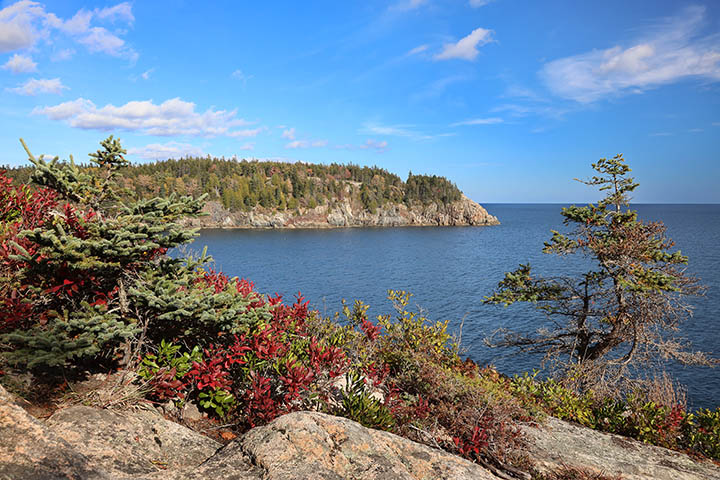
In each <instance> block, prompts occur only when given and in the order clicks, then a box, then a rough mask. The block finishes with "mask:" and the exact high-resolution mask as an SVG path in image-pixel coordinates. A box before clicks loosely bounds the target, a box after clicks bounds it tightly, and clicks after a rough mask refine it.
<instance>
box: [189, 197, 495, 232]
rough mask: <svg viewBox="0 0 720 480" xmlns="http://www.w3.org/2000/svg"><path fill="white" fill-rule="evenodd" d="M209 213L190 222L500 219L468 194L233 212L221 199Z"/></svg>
mask: <svg viewBox="0 0 720 480" xmlns="http://www.w3.org/2000/svg"><path fill="white" fill-rule="evenodd" d="M204 211H205V212H206V213H207V214H208V215H207V216H205V217H201V218H197V219H193V220H191V221H190V222H189V224H190V225H192V226H195V227H201V228H220V227H222V228H340V227H403V226H463V225H469V226H478V225H498V224H499V223H500V222H498V219H497V218H495V217H494V216H493V215H490V214H489V213H488V212H487V211H486V210H485V209H484V208H483V207H482V206H480V205H479V204H477V203H475V202H473V201H472V200H470V199H469V198H467V197H466V196H465V195H463V196H462V198H461V199H460V200H458V201H456V202H452V203H449V204H447V205H444V204H438V203H430V204H427V205H423V204H415V205H413V206H412V207H408V206H407V205H405V204H403V203H396V204H386V205H383V206H382V207H379V208H377V209H376V211H375V212H374V213H372V212H370V211H369V210H367V209H365V208H363V207H362V205H359V204H358V203H357V202H351V201H350V200H349V199H345V200H344V201H343V202H339V203H336V204H335V205H333V206H331V205H327V204H326V205H319V206H317V207H315V208H302V207H301V208H298V209H297V210H295V211H289V210H285V211H277V210H270V209H264V208H262V207H256V208H254V209H253V210H251V211H249V212H231V211H229V210H226V209H225V208H223V206H222V205H221V204H220V203H219V202H214V201H210V202H207V204H206V205H205V208H204Z"/></svg>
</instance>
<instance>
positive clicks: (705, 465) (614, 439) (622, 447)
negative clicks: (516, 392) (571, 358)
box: [524, 417, 720, 480]
mask: <svg viewBox="0 0 720 480" xmlns="http://www.w3.org/2000/svg"><path fill="white" fill-rule="evenodd" d="M524 431H525V434H526V435H527V437H528V443H529V447H528V448H529V451H528V454H529V455H530V458H532V459H533V460H534V461H535V462H536V464H537V466H538V467H539V468H540V469H541V470H546V471H547V470H553V469H557V468H558V467H560V466H561V465H567V466H571V467H582V468H585V469H588V470H591V471H596V472H602V473H604V474H605V475H620V476H621V477H622V478H623V480H720V467H718V466H716V465H714V464H713V463H711V462H710V461H699V460H693V459H692V458H690V457H689V456H687V455H684V454H682V453H679V452H674V451H672V450H667V449H665V448H661V447H656V446H653V445H645V444H643V443H641V442H638V441H636V440H631V439H628V438H626V437H622V436H620V435H613V434H610V433H603V432H598V431H595V430H591V429H589V428H584V427H581V426H578V425H573V424H571V423H568V422H564V421H562V420H558V419H557V418H552V417H550V418H548V419H547V421H546V422H545V423H544V424H543V425H542V426H541V427H540V428H534V427H524Z"/></svg>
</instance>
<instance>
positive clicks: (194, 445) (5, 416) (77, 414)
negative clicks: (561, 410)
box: [0, 387, 495, 480]
mask: <svg viewBox="0 0 720 480" xmlns="http://www.w3.org/2000/svg"><path fill="white" fill-rule="evenodd" d="M61 478H62V479H77V480H85V479H89V480H106V479H107V480H109V479H129V478H133V479H145V480H172V479H177V480H180V479H183V480H186V479H187V480H200V479H206V478H213V479H219V480H221V479H222V480H294V479H297V480H300V479H310V478H312V479H328V480H329V479H333V480H335V479H337V480H342V479H345V478H355V479H368V480H371V479H373V480H374V479H377V480H380V479H383V480H401V479H402V480H405V479H407V480H420V479H426V480H431V479H448V480H450V479H454V480H464V479H468V480H469V479H478V480H483V479H487V480H492V479H494V478H495V477H494V476H493V475H492V474H491V473H490V472H488V471H487V470H485V469H483V468H482V467H480V466H479V465H476V464H474V463H471V462H468V461H467V460H464V459H462V458H460V457H457V456H455V455H451V454H449V453H447V452H443V451H440V450H435V449H432V448H429V447H426V446H425V445H420V444H417V443H414V442H411V441H410V440H407V439H404V438H402V437H398V436H397V435H393V434H391V433H387V432H381V431H376V430H370V429H367V428H365V427H363V426H361V425H360V424H358V423H356V422H353V421H351V420H347V419H344V418H338V417H333V416H330V415H325V414H322V413H316V412H296V413H291V414H289V415H285V416H283V417H280V418H278V419H276V420H275V421H273V422H271V423H270V424H268V425H265V426H263V427H258V428H255V429H253V430H251V431H249V432H248V433H247V434H245V435H244V436H242V437H240V438H238V439H235V440H233V441H232V442H231V443H229V444H228V445H226V446H225V447H222V448H220V445H219V444H217V443H216V442H214V441H213V440H210V439H208V438H206V437H203V436H201V435H198V434H197V433H195V432H193V431H192V430H189V429H187V428H185V427H183V426H181V425H178V424H175V423H173V422H170V421H168V420H166V419H164V418H163V417H162V416H161V415H160V414H159V413H157V412H155V411H153V410H132V411H123V412H116V411H110V410H101V409H96V408H91V407H85V406H75V407H70V408H67V409H65V410H60V411H58V412H56V413H55V414H54V415H52V416H51V417H50V418H49V419H48V420H47V421H45V422H41V421H39V420H37V419H35V418H33V417H31V416H30V415H29V414H28V413H27V412H25V411H24V410H23V409H22V408H21V407H19V406H18V405H16V404H15V403H13V400H12V398H11V397H10V396H9V395H8V394H7V393H6V392H5V391H4V390H3V389H2V387H0V480H10V479H12V480H20V479H22V480H40V479H43V480H44V479H61Z"/></svg>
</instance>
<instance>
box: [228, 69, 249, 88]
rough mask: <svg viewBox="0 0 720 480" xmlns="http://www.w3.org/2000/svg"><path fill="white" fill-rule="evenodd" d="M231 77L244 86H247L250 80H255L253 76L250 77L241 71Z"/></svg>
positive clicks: (236, 71)
mask: <svg viewBox="0 0 720 480" xmlns="http://www.w3.org/2000/svg"><path fill="white" fill-rule="evenodd" d="M231 76H232V77H233V78H234V79H236V80H240V81H241V82H242V83H243V85H245V84H247V81H248V80H250V79H251V78H253V76H252V75H248V74H247V73H244V72H243V71H242V70H240V69H237V70H235V71H234V72H233V73H232V74H231Z"/></svg>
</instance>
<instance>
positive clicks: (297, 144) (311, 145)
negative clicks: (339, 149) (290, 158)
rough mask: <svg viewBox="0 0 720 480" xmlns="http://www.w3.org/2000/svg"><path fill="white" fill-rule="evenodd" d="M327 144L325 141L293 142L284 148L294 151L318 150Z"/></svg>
mask: <svg viewBox="0 0 720 480" xmlns="http://www.w3.org/2000/svg"><path fill="white" fill-rule="evenodd" d="M327 144H328V141H327V140H312V141H310V140H294V141H292V142H290V143H288V144H287V145H285V148H290V149H296V148H318V147H324V146H326V145H327Z"/></svg>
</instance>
